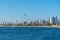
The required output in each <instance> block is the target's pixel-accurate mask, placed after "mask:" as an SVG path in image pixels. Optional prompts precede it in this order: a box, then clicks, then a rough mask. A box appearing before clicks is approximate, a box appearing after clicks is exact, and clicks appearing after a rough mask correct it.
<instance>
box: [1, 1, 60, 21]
mask: <svg viewBox="0 0 60 40" xmlns="http://www.w3.org/2000/svg"><path fill="white" fill-rule="evenodd" d="M24 14H26V16H24ZM50 16H60V0H0V21H1V20H2V21H15V20H17V19H18V20H19V21H22V20H24V19H25V18H26V19H25V20H28V19H29V20H35V19H42V18H46V19H48V18H49V17H50ZM29 20H28V21H29Z"/></svg>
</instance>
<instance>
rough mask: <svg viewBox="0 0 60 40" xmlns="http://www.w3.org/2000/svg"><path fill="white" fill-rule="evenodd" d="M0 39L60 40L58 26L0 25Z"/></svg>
mask: <svg viewBox="0 0 60 40" xmlns="http://www.w3.org/2000/svg"><path fill="white" fill-rule="evenodd" d="M0 40H60V28H51V27H50V28H49V27H0Z"/></svg>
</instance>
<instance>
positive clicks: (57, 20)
mask: <svg viewBox="0 0 60 40" xmlns="http://www.w3.org/2000/svg"><path fill="white" fill-rule="evenodd" d="M0 25H5V26H6V25H8V26H11V25H13V26H52V25H57V26H60V17H59V16H56V17H50V18H49V19H48V21H47V20H45V19H42V20H40V21H39V19H37V20H34V21H30V22H26V21H23V22H22V23H20V22H19V21H18V20H16V23H12V22H3V23H2V24H0Z"/></svg>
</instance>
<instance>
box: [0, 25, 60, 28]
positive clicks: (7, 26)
mask: <svg viewBox="0 0 60 40" xmlns="http://www.w3.org/2000/svg"><path fill="white" fill-rule="evenodd" d="M0 27H47V28H60V26H3V25H0Z"/></svg>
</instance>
